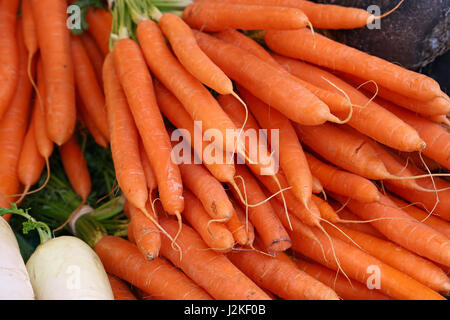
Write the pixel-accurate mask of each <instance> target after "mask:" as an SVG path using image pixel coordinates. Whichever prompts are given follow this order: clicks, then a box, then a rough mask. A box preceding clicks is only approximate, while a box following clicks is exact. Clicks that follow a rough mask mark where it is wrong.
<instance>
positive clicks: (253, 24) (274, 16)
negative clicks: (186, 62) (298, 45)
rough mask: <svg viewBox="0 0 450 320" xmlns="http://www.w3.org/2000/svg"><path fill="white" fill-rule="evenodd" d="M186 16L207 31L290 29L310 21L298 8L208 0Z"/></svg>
mask: <svg viewBox="0 0 450 320" xmlns="http://www.w3.org/2000/svg"><path fill="white" fill-rule="evenodd" d="M183 20H185V21H186V22H187V24H188V25H190V26H191V27H192V28H195V29H199V30H204V31H220V30H225V29H241V30H266V29H270V30H272V29H273V30H289V29H300V28H305V27H306V26H307V25H308V23H309V20H308V17H307V16H306V15H305V14H304V13H303V12H302V11H301V10H299V9H295V8H283V7H277V6H274V7H266V6H259V5H241V4H229V3H220V2H204V1H200V2H195V3H193V4H191V5H189V6H187V7H186V8H185V9H184V10H183Z"/></svg>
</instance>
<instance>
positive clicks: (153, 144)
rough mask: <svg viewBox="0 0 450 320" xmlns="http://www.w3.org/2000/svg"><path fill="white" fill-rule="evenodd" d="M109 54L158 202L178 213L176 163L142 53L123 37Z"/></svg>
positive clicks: (179, 198) (181, 204)
mask: <svg viewBox="0 0 450 320" xmlns="http://www.w3.org/2000/svg"><path fill="white" fill-rule="evenodd" d="M113 58H114V65H115V68H116V71H117V75H118V77H119V79H120V83H121V84H122V87H123V91H124V92H125V95H126V97H127V100H128V103H129V106H130V109H131V112H132V114H133V118H134V120H135V122H136V127H137V128H138V131H139V134H140V135H141V138H142V142H143V144H144V148H145V151H146V153H147V155H148V158H149V160H150V163H151V165H152V168H153V170H154V172H155V175H156V179H157V182H158V191H159V196H160V198H161V202H162V204H163V206H164V209H165V211H167V213H169V214H171V215H179V214H180V213H181V212H182V211H183V207H184V201H183V195H182V193H183V184H182V181H181V175H180V171H179V169H178V166H177V165H176V164H175V163H174V162H173V161H172V159H171V151H172V146H171V143H170V138H169V135H168V133H167V131H166V128H165V126H164V121H163V118H162V115H161V112H160V111H159V108H158V105H157V102H156V97H155V93H154V88H153V82H152V78H151V76H150V73H149V71H148V68H147V65H146V63H145V59H144V56H143V54H142V52H141V49H140V48H139V45H138V44H137V43H136V42H135V41H133V40H131V39H128V38H124V39H121V40H119V41H118V42H117V43H116V45H115V47H114V51H113ZM205 90H206V89H205Z"/></svg>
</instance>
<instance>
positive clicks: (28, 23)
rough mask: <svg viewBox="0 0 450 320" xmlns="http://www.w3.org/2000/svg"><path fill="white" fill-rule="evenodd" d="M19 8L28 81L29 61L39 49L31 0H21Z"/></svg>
mask: <svg viewBox="0 0 450 320" xmlns="http://www.w3.org/2000/svg"><path fill="white" fill-rule="evenodd" d="M20 10H21V13H22V28H23V38H24V41H25V47H26V48H27V52H28V75H29V77H30V81H31V82H33V80H32V78H31V72H30V71H31V62H32V60H33V57H34V56H35V55H36V53H37V52H38V50H39V43H38V39H37V34H36V24H35V22H34V17H33V8H32V6H31V0H23V1H22V2H21V4H20ZM0 118H1V116H0Z"/></svg>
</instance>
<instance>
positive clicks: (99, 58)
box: [80, 32, 105, 89]
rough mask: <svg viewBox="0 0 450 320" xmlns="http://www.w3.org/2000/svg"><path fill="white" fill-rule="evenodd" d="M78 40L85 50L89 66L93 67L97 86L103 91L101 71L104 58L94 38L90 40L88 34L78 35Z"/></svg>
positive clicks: (90, 37)
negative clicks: (89, 62)
mask: <svg viewBox="0 0 450 320" xmlns="http://www.w3.org/2000/svg"><path fill="white" fill-rule="evenodd" d="M80 40H81V42H82V43H83V47H84V49H85V50H86V53H87V55H88V57H89V61H91V64H92V66H93V67H94V71H95V77H96V78H97V81H98V84H99V85H100V87H101V88H102V89H103V80H102V72H103V71H102V69H103V62H104V60H105V57H104V55H103V53H102V51H101V50H100V48H99V47H98V45H97V43H96V42H95V40H94V38H92V36H91V35H90V34H89V33H86V32H84V33H82V34H81V35H80Z"/></svg>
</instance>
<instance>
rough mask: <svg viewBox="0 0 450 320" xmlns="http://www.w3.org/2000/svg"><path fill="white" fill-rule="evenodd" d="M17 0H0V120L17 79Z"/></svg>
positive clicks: (10, 98) (8, 103)
mask: <svg viewBox="0 0 450 320" xmlns="http://www.w3.org/2000/svg"><path fill="white" fill-rule="evenodd" d="M18 7H19V0H11V1H6V0H3V1H0V30H1V34H2V37H1V38H0V51H1V52H2V54H1V56H0V66H2V67H1V68H0V88H1V90H0V120H1V119H2V117H3V115H4V114H5V112H6V111H7V110H8V107H9V106H10V103H11V101H12V99H13V98H14V94H15V92H16V88H17V85H18V81H19V72H20V70H19V52H18V50H19V49H18V44H17V42H18V41H17V37H16V17H17V9H18Z"/></svg>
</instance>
